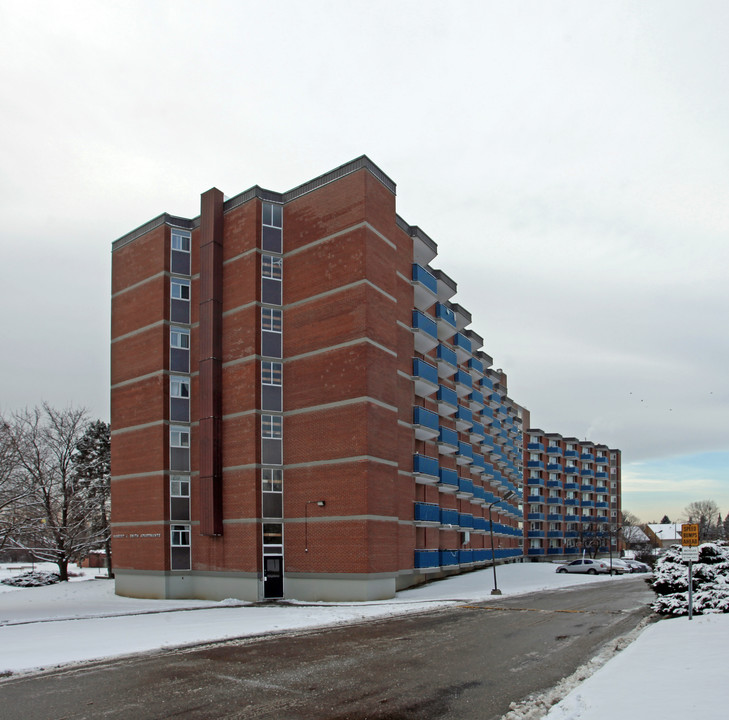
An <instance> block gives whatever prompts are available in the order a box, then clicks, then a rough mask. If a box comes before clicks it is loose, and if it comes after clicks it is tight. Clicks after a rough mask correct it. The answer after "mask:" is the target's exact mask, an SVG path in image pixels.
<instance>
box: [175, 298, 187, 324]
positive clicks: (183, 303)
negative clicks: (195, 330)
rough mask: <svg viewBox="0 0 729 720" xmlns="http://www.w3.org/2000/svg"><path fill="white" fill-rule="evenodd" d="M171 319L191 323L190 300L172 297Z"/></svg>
mask: <svg viewBox="0 0 729 720" xmlns="http://www.w3.org/2000/svg"><path fill="white" fill-rule="evenodd" d="M170 320H172V322H178V323H189V322H190V301H189V300H177V299H176V298H172V299H171V300H170Z"/></svg>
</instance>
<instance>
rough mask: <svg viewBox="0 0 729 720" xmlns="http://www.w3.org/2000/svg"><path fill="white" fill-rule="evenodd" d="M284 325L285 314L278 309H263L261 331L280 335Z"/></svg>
mask: <svg viewBox="0 0 729 720" xmlns="http://www.w3.org/2000/svg"><path fill="white" fill-rule="evenodd" d="M282 325H283V313H282V312H281V310H278V309H276V308H267V307H264V308H261V329H262V330H268V331H269V332H275V333H280V332H281V328H282Z"/></svg>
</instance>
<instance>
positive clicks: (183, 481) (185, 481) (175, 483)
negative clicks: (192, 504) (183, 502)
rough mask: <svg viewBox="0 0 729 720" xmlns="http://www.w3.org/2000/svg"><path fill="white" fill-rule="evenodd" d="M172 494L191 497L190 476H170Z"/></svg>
mask: <svg viewBox="0 0 729 720" xmlns="http://www.w3.org/2000/svg"><path fill="white" fill-rule="evenodd" d="M170 495H171V496H172V497H180V498H188V497H190V478H188V477H187V476H186V475H172V476H170Z"/></svg>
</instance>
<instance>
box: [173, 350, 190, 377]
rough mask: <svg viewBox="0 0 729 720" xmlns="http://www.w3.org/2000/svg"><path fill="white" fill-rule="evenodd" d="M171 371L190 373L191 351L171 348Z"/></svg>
mask: <svg viewBox="0 0 729 720" xmlns="http://www.w3.org/2000/svg"><path fill="white" fill-rule="evenodd" d="M170 370H172V371H173V372H184V373H187V372H190V351H189V350H183V349H182V348H170Z"/></svg>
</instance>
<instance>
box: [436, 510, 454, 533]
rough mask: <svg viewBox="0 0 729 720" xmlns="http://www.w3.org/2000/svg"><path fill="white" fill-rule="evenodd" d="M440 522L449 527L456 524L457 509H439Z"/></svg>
mask: <svg viewBox="0 0 729 720" xmlns="http://www.w3.org/2000/svg"><path fill="white" fill-rule="evenodd" d="M440 524H441V525H443V526H444V527H445V528H447V529H450V528H454V527H457V526H458V510H452V509H450V508H441V509H440Z"/></svg>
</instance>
